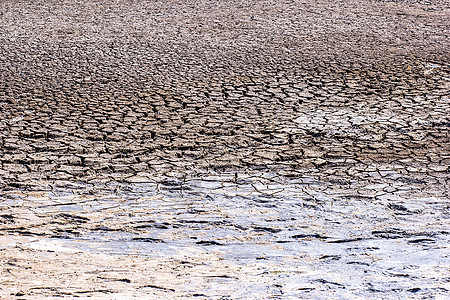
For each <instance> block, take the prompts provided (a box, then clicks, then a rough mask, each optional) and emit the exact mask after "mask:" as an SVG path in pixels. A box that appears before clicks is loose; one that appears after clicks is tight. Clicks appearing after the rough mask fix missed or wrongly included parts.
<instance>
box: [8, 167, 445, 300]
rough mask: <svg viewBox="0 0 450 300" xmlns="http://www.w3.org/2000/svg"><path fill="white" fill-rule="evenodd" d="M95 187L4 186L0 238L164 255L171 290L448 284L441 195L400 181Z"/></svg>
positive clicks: (218, 180) (375, 292) (289, 290)
mask: <svg viewBox="0 0 450 300" xmlns="http://www.w3.org/2000/svg"><path fill="white" fill-rule="evenodd" d="M135 181H138V180H137V179H136V180H135ZM106 186H107V185H106V184H100V183H97V184H96V185H92V186H91V188H88V186H86V185H85V186H79V188H80V189H79V191H78V192H77V190H76V189H75V188H74V187H75V185H72V189H68V188H67V186H65V185H61V186H60V187H59V188H55V189H54V190H53V191H52V192H51V193H40V194H34V195H20V196H17V198H16V197H14V196H12V195H10V197H12V198H11V199H10V200H8V199H4V201H3V202H2V213H3V214H5V213H6V211H7V209H6V207H7V206H8V205H11V204H12V203H14V205H15V207H12V208H9V209H8V210H9V211H11V212H15V213H14V216H15V218H16V220H15V222H16V223H15V224H14V226H12V224H11V226H9V229H8V234H10V235H14V236H17V235H19V236H20V235H22V236H24V238H23V239H22V240H21V239H20V238H19V239H18V240H16V242H15V243H11V244H9V245H8V246H7V247H6V248H12V247H16V246H17V245H20V247H21V248H24V249H28V250H29V251H51V252H56V253H64V254H65V255H71V256H72V257H77V256H78V255H81V254H83V255H94V256H95V255H100V254H101V255H106V256H111V257H123V258H130V257H140V259H142V258H145V259H146V260H150V261H156V262H159V263H163V264H164V262H167V264H170V263H173V264H174V265H171V266H166V267H165V268H166V269H165V271H164V272H163V273H165V272H169V271H170V272H172V273H173V274H177V272H178V277H179V278H182V279H183V280H179V281H173V282H166V283H165V284H166V286H168V287H165V288H164V289H163V290H164V292H165V293H169V294H172V296H173V297H175V296H177V297H184V296H189V295H191V296H192V295H194V294H199V295H204V297H206V298H211V299H219V298H221V297H231V298H233V299H239V298H242V299H243V298H246V299H248V298H260V297H261V298H277V297H282V298H283V299H295V298H298V297H302V298H323V297H333V298H337V299H348V298H358V297H360V298H367V297H371V298H373V297H375V298H377V297H379V298H386V297H388V298H405V297H416V296H417V297H445V296H444V295H446V293H447V292H448V290H449V289H450V286H449V281H448V278H449V275H450V273H449V270H450V268H449V267H450V257H449V254H448V253H450V252H449V245H450V244H449V241H450V238H449V232H448V225H449V222H448V220H449V215H448V199H445V198H441V197H437V196H436V197H421V196H420V194H418V193H417V191H416V190H415V189H411V185H409V186H408V184H406V183H405V184H397V186H396V190H397V192H393V193H392V192H391V193H386V192H381V191H382V187H381V186H380V184H377V185H365V186H364V185H361V186H357V185H353V186H344V187H343V186H335V185H331V184H329V183H326V182H320V181H317V180H313V179H312V178H297V179H286V178H281V177H279V176H275V175H273V174H264V173H260V174H256V175H255V174H254V175H239V176H237V178H236V176H235V175H234V174H215V175H214V176H212V175H205V176H200V177H198V178H191V179H189V178H184V179H183V180H160V181H155V182H143V183H139V182H135V183H122V184H120V183H116V184H114V185H111V184H110V185H108V186H107V187H106ZM390 186H392V184H391V185H390ZM92 187H94V188H95V187H97V191H98V193H97V194H96V193H94V192H93V191H95V189H92ZM408 187H409V188H408ZM102 189H103V192H100V191H101V190H102ZM107 191H109V192H107ZM72 193H73V194H72ZM19 199H20V201H19ZM22 222H24V223H27V224H29V225H28V226H29V227H28V228H29V229H27V230H25V229H24V228H21V226H19V224H20V223H22ZM30 223H32V225H31V226H30ZM30 237H31V238H30ZM49 263H51V262H49ZM183 265H188V266H189V268H190V271H189V272H188V273H186V272H185V271H183V272H182V271H180V270H178V269H179V268H181V267H182V266H183ZM98 267H99V268H101V267H100V266H98ZM103 267H105V266H103ZM129 272H130V273H131V274H133V272H139V270H137V269H133V267H130V270H129ZM127 278H128V277H127ZM127 280H129V281H131V282H132V281H133V278H129V279H127ZM112 290H114V289H112ZM150 290H152V291H153V290H154V288H152V289H150ZM200 291H201V293H200ZM110 292H111V291H110ZM111 293H112V292H111Z"/></svg>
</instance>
